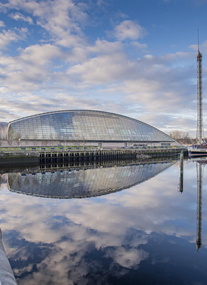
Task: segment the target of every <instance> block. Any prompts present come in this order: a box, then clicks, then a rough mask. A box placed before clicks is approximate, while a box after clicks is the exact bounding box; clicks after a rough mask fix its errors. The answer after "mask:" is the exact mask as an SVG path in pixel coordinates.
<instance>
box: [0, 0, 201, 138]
mask: <svg viewBox="0 0 207 285" xmlns="http://www.w3.org/2000/svg"><path fill="white" fill-rule="evenodd" d="M206 12H207V1H206V0H138V1H135V0H128V1H125V0H53V1H52V0H44V1H43V0H36V1H35V0H2V1H1V2H0V15H1V17H0V121H2V122H3V121H4V122H9V121H11V120H13V119H16V118H19V117H22V116H27V115H32V114H36V113H41V112H47V111H53V110H62V109H64V110H66V109H94V110H103V111H109V112H116V113H119V114H123V115H127V116H130V117H133V118H136V119H139V120H142V121H144V122H146V123H149V124H152V125H153V126H155V127H158V128H159V129H161V130H163V131H165V132H167V133H170V132H171V131H172V130H176V129H178V130H182V131H188V132H189V133H190V134H191V135H192V136H195V132H196V118H197V111H196V106H197V104H196V98H197V94H196V92H197V88H196V81H197V72H196V65H197V63H196V54H197V46H196V44H197V29H199V30H200V50H201V52H202V54H203V96H204V115H205V109H206V105H207V104H206V99H205V98H206V91H205V90H206V87H207V83H206V76H207V75H206V74H207V70H206V63H207V60H206V59H205V56H206V53H207V38H206V32H205V27H206V25H207V18H206ZM206 126H207V116H206Z"/></svg>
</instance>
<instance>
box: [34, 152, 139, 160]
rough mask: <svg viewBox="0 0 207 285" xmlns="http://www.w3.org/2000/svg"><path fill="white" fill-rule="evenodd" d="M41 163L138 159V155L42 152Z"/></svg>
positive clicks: (128, 153) (130, 153)
mask: <svg viewBox="0 0 207 285" xmlns="http://www.w3.org/2000/svg"><path fill="white" fill-rule="evenodd" d="M39 158H40V163H55V162H65V161H70V162H73V161H74V162H75V161H101V160H115V159H116V160H118V159H123V158H125V159H133V158H136V153H135V152H132V151H116V150H113V151H112V150H110V151H97V150H94V151H79V152H77V151H73V152H72V151H71V152H65V151H63V152H41V153H40V155H39Z"/></svg>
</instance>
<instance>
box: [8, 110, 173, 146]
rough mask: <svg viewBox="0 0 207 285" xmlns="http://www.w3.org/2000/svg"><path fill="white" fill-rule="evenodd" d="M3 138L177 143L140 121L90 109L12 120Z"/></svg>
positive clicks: (113, 143) (122, 143)
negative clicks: (5, 136)
mask: <svg viewBox="0 0 207 285" xmlns="http://www.w3.org/2000/svg"><path fill="white" fill-rule="evenodd" d="M7 138H8V140H21V141H28V140H29V141H39V142H40V141H41V142H42V141H45V142H46V141H47V142H48V141H56V142H67V143H70V144H80V145H81V144H84V145H94V146H102V147H107V146H109V147H123V146H132V145H134V144H143V143H144V144H162V145H178V143H177V142H176V141H175V140H174V139H172V138H171V137H170V136H168V135H166V134H165V133H163V132H161V131H159V130H158V129H156V128H154V127H152V126H150V125H148V124H145V123H143V122H141V121H138V120H135V119H132V118H129V117H126V116H122V115H118V114H113V113H108V112H102V111H91V110H68V111H56V112H49V113H42V114H37V115H34V116H29V117H25V118H21V119H18V120H15V121H12V122H10V123H9V124H8V129H7Z"/></svg>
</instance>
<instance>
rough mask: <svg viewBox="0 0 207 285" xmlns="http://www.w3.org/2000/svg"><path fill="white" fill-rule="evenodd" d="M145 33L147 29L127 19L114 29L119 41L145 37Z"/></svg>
mask: <svg viewBox="0 0 207 285" xmlns="http://www.w3.org/2000/svg"><path fill="white" fill-rule="evenodd" d="M145 34H146V31H145V29H144V28H143V27H141V26H140V25H138V24H136V23H134V22H133V21H130V20H125V21H123V22H121V23H120V24H119V25H118V26H116V27H115V29H114V36H115V37H116V38H117V39H118V40H119V41H123V40H126V39H130V40H137V39H139V38H143V37H144V35H145Z"/></svg>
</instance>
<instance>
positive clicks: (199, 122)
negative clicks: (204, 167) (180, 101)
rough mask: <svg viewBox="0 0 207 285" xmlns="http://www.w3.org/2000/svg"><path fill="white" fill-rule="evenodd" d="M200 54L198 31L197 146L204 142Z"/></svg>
mask: <svg viewBox="0 0 207 285" xmlns="http://www.w3.org/2000/svg"><path fill="white" fill-rule="evenodd" d="M202 99H203V98H202V54H201V53H200V50H199V31H198V54H197V104H198V111H197V112H198V114H197V116H198V118H197V134H196V138H197V143H198V144H199V145H201V144H202V142H203V141H204V138H203V103H202Z"/></svg>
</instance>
